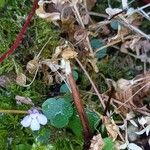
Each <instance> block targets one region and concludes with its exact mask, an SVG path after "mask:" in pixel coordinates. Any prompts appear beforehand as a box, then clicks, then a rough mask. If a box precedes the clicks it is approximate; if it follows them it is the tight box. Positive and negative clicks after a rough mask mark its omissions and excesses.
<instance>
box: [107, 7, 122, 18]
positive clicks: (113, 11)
mask: <svg viewBox="0 0 150 150" xmlns="http://www.w3.org/2000/svg"><path fill="white" fill-rule="evenodd" d="M105 11H106V13H107V14H108V15H109V16H114V15H115V14H118V13H119V12H121V11H122V9H119V8H106V9H105Z"/></svg>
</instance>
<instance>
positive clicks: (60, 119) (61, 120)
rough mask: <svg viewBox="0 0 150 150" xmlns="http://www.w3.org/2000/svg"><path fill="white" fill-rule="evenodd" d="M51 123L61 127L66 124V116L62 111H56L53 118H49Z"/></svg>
mask: <svg viewBox="0 0 150 150" xmlns="http://www.w3.org/2000/svg"><path fill="white" fill-rule="evenodd" d="M50 122H51V124H52V125H53V126H54V127H56V128H63V127H65V126H67V124H68V122H69V120H68V117H67V116H66V115H64V114H62V113H58V114H57V115H56V116H55V117H54V118H53V119H51V120H50Z"/></svg>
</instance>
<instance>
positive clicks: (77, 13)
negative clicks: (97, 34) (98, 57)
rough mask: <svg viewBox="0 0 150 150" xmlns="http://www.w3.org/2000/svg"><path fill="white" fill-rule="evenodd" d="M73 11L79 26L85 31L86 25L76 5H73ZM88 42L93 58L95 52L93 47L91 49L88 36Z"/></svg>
mask: <svg viewBox="0 0 150 150" xmlns="http://www.w3.org/2000/svg"><path fill="white" fill-rule="evenodd" d="M73 11H74V14H75V16H76V18H77V20H78V22H79V24H80V25H81V27H82V28H83V29H85V25H84V23H83V21H82V18H81V16H80V13H79V10H78V8H77V5H76V4H73ZM86 41H87V45H88V48H89V51H90V53H91V56H94V52H93V49H92V47H91V44H90V40H89V37H88V36H87V37H86Z"/></svg>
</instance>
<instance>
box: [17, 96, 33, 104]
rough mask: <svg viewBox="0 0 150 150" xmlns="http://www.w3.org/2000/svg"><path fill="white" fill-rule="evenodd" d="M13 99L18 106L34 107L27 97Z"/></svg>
mask: <svg viewBox="0 0 150 150" xmlns="http://www.w3.org/2000/svg"><path fill="white" fill-rule="evenodd" d="M15 99H16V101H17V103H18V104H27V105H34V103H33V102H32V100H31V99H30V98H29V97H24V96H19V95H16V97H15Z"/></svg>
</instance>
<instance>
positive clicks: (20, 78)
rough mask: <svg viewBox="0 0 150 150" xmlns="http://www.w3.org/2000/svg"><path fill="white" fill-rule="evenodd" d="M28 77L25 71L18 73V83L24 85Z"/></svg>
mask: <svg viewBox="0 0 150 150" xmlns="http://www.w3.org/2000/svg"><path fill="white" fill-rule="evenodd" d="M26 81H27V77H26V76H25V75H24V74H23V73H18V74H17V77H16V83H17V84H18V85H20V86H24V85H25V84H26Z"/></svg>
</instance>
